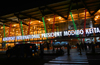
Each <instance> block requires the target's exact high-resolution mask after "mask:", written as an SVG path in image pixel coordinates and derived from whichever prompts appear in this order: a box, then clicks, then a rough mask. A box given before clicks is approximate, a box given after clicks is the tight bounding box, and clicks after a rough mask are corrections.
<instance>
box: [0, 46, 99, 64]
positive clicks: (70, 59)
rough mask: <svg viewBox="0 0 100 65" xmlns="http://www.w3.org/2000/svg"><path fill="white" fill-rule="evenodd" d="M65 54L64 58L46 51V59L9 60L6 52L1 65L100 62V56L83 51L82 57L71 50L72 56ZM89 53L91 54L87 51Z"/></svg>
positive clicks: (3, 54)
mask: <svg viewBox="0 0 100 65" xmlns="http://www.w3.org/2000/svg"><path fill="white" fill-rule="evenodd" d="M64 52H65V54H64V55H62V56H59V55H54V53H56V51H54V52H52V50H49V51H47V50H45V51H44V53H45V55H44V58H43V59H41V58H40V57H34V58H15V57H12V58H11V59H7V57H6V55H5V51H0V65H7V64H8V65H98V63H99V62H100V55H99V54H98V55H86V52H85V51H82V55H79V52H78V51H77V50H76V49H71V51H70V55H69V56H68V55H67V49H65V50H64ZM87 52H91V50H90V51H87ZM96 52H100V48H96Z"/></svg>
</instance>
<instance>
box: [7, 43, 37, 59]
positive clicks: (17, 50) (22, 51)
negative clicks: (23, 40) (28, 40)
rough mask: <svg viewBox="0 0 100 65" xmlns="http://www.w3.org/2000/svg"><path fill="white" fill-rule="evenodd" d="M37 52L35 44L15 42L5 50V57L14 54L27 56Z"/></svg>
mask: <svg viewBox="0 0 100 65" xmlns="http://www.w3.org/2000/svg"><path fill="white" fill-rule="evenodd" d="M35 53H37V54H38V47H37V46H36V45H35V44H17V45H15V46H14V47H12V48H9V49H8V50H7V51H6V55H7V57H11V56H13V55H15V56H16V57H28V56H32V55H33V54H35Z"/></svg>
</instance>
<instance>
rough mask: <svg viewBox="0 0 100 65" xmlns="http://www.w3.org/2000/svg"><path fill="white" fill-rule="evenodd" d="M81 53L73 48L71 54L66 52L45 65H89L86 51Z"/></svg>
mask: <svg viewBox="0 0 100 65" xmlns="http://www.w3.org/2000/svg"><path fill="white" fill-rule="evenodd" d="M79 54H80V53H79V52H77V50H76V49H71V50H70V55H69V56H68V55H67V53H65V54H64V55H63V56H59V57H57V58H55V59H52V60H50V61H49V62H48V63H45V64H44V65H89V62H88V59H87V56H86V53H85V52H82V55H79Z"/></svg>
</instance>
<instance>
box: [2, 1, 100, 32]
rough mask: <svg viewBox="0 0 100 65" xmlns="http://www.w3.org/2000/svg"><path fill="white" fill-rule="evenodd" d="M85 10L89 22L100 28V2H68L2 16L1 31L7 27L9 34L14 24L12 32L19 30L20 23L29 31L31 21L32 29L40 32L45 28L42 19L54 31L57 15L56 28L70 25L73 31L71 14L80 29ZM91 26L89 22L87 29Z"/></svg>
mask: <svg viewBox="0 0 100 65" xmlns="http://www.w3.org/2000/svg"><path fill="white" fill-rule="evenodd" d="M85 9H87V12H86V19H87V21H93V23H94V25H95V26H98V25H99V24H100V23H99V21H100V0H66V1H62V2H57V3H53V4H48V5H45V6H40V7H35V8H31V9H28V10H24V11H19V12H15V13H13V12H12V13H11V14H7V15H3V16H0V27H1V29H0V30H3V25H5V26H6V32H7V30H9V27H10V24H12V32H13V28H16V29H18V30H19V29H20V28H19V27H20V26H19V22H20V21H22V23H23V29H24V30H27V28H28V26H29V20H31V29H33V28H34V27H37V28H38V30H39V29H40V28H43V22H42V17H44V18H45V23H46V26H47V28H48V29H49V28H50V29H52V26H51V25H52V24H53V19H54V15H56V18H55V28H56V26H59V25H60V24H62V25H64V24H68V25H69V27H72V29H73V24H72V23H71V21H72V19H71V15H70V13H69V12H72V14H73V18H74V20H75V24H76V26H77V28H79V27H78V26H79V24H80V26H81V25H83V22H84V18H85V12H84V10H85ZM89 24H90V22H87V24H86V25H87V26H86V27H89V26H90V25H89ZM65 26H66V25H65ZM61 27H62V26H61ZM66 27H67V26H66ZM81 28H82V27H81ZM70 29H71V28H70ZM19 31H20V30H19ZM1 34H2V31H1ZM13 34H14V33H13Z"/></svg>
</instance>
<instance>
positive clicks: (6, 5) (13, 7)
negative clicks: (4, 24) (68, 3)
mask: <svg viewBox="0 0 100 65" xmlns="http://www.w3.org/2000/svg"><path fill="white" fill-rule="evenodd" d="M60 1H64V0H30V1H29V0H24V1H21V0H20V1H15V0H13V1H8V0H7V1H1V3H0V16H2V15H6V14H10V13H14V12H19V11H23V10H27V9H31V8H34V7H38V6H41V5H44V4H46V5H47V4H51V3H55V2H60Z"/></svg>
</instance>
